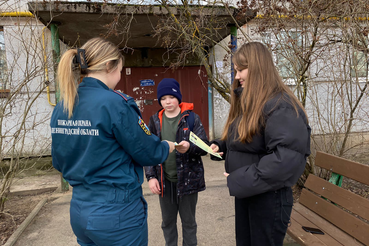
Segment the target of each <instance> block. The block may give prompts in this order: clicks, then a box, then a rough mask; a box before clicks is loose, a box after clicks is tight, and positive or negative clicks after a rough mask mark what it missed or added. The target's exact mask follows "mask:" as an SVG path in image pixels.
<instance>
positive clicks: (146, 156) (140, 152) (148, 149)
mask: <svg viewBox="0 0 369 246" xmlns="http://www.w3.org/2000/svg"><path fill="white" fill-rule="evenodd" d="M132 100H133V99H132ZM131 104H132V105H131ZM131 104H125V105H124V106H123V109H122V110H121V111H120V115H119V120H118V124H115V125H114V126H113V132H114V135H115V137H116V139H117V141H118V142H119V143H120V145H121V146H122V147H123V149H124V150H125V151H126V152H127V153H128V154H129V155H130V156H131V157H132V158H133V160H134V161H135V162H136V163H137V164H139V165H141V166H153V165H157V164H159V163H162V162H164V161H165V160H166V159H167V157H168V154H169V145H168V143H167V142H165V141H161V140H160V139H159V138H158V137H157V136H155V135H154V134H152V133H151V132H150V131H149V129H148V128H147V126H146V125H145V124H144V123H143V120H142V119H141V117H140V115H139V114H138V113H137V111H138V108H137V105H135V104H134V105H133V102H131Z"/></svg>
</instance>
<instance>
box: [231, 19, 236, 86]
mask: <svg viewBox="0 0 369 246" xmlns="http://www.w3.org/2000/svg"><path fill="white" fill-rule="evenodd" d="M231 47H232V48H231V83H233V81H234V68H233V54H234V52H236V50H237V27H236V26H231Z"/></svg>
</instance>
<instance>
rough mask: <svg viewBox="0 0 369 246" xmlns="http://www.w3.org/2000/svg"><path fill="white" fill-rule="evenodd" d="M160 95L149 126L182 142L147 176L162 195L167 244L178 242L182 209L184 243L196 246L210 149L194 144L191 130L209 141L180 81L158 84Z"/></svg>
mask: <svg viewBox="0 0 369 246" xmlns="http://www.w3.org/2000/svg"><path fill="white" fill-rule="evenodd" d="M157 97H158V102H159V104H160V106H162V107H163V109H161V110H159V111H158V112H157V113H156V114H154V115H153V116H151V118H150V123H149V129H150V131H151V132H152V133H153V134H155V135H157V136H158V137H160V138H161V139H162V140H170V141H173V142H177V143H178V145H177V146H176V151H173V152H172V153H171V154H170V155H169V156H168V158H167V160H166V161H165V162H164V163H163V164H161V165H157V166H150V167H146V168H145V173H146V178H147V180H148V182H149V187H150V190H151V192H152V193H153V194H158V195H160V196H159V201H160V208H161V213H162V226H161V227H162V229H163V233H164V238H165V242H166V244H165V245H166V246H176V245H178V232H177V214H178V212H179V215H180V217H181V221H182V232H183V245H186V246H195V245H197V237H196V231H197V224H196V218H195V214H196V204H197V198H198V192H199V191H203V190H205V179H204V166H203V164H202V160H201V156H202V155H206V152H205V151H203V150H201V149H200V148H199V147H197V146H196V145H194V144H192V143H190V141H189V135H190V131H193V132H194V133H195V134H196V135H197V136H198V137H199V138H201V139H202V140H203V141H204V142H205V143H208V139H207V137H206V133H205V130H204V127H203V125H202V123H201V120H200V117H199V116H198V115H197V114H195V113H193V112H192V110H193V104H192V103H185V102H183V103H182V94H181V91H180V88H179V83H178V82H177V81H176V80H175V79H172V78H165V79H163V80H162V81H161V82H160V83H159V85H158V90H157ZM191 128H193V129H191Z"/></svg>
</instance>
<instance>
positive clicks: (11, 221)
mask: <svg viewBox="0 0 369 246" xmlns="http://www.w3.org/2000/svg"><path fill="white" fill-rule="evenodd" d="M51 194H52V192H47V193H43V194H38V195H29V196H10V197H9V198H8V201H7V202H6V203H5V209H4V211H3V212H2V213H0V245H3V244H5V243H6V241H7V240H8V239H9V237H10V236H11V235H12V234H13V233H14V231H15V230H16V229H17V228H18V226H19V225H20V224H22V222H23V221H24V220H25V219H26V218H27V216H28V215H29V214H30V213H31V212H32V210H33V209H34V208H35V207H36V206H37V204H38V203H39V202H40V201H41V200H42V199H43V198H47V197H49V196H50V195H51Z"/></svg>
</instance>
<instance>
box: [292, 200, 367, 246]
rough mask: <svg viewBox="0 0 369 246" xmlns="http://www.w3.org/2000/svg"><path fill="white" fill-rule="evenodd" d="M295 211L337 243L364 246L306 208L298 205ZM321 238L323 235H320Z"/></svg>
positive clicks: (294, 208)
mask: <svg viewBox="0 0 369 246" xmlns="http://www.w3.org/2000/svg"><path fill="white" fill-rule="evenodd" d="M293 210H294V211H295V212H296V213H298V214H300V215H301V216H303V217H305V218H306V219H307V220H309V221H310V222H311V223H313V224H314V225H316V227H318V228H321V229H322V231H324V233H326V234H329V235H332V236H333V237H334V238H335V239H336V240H337V241H339V242H341V243H342V244H343V245H350V246H363V244H362V243H360V242H359V241H357V240H356V239H354V238H353V237H352V236H350V235H348V234H347V233H346V232H344V231H342V230H341V229H339V228H337V227H336V226H335V225H333V224H332V223H330V222H328V221H327V220H325V219H324V218H322V217H321V216H319V215H317V214H316V213H314V212H313V211H311V210H309V209H308V208H306V207H305V206H303V205H301V204H299V203H296V204H294V206H293ZM294 216H295V215H294V213H293V214H292V216H291V217H292V218H293V217H294ZM319 236H321V235H319Z"/></svg>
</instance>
